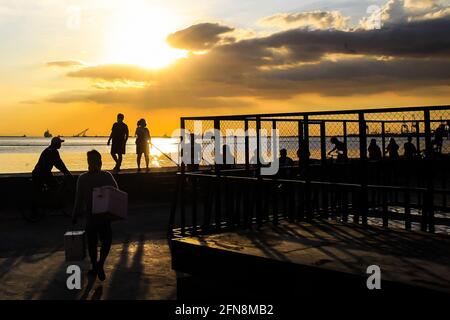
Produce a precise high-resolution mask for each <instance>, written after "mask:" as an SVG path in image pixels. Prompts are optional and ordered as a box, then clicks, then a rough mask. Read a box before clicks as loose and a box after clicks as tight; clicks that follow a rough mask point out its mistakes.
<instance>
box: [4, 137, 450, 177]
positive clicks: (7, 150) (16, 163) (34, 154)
mask: <svg viewBox="0 0 450 320" xmlns="http://www.w3.org/2000/svg"><path fill="white" fill-rule="evenodd" d="M64 139H65V140H66V141H65V142H64V143H63V146H62V148H61V149H60V154H61V157H62V159H63V160H64V162H65V163H66V165H67V167H68V168H69V170H72V171H84V170H86V169H87V164H86V152H87V151H89V150H92V149H96V150H98V151H99V152H100V153H101V154H102V157H103V166H104V169H112V168H113V167H114V162H113V160H112V158H111V156H110V154H109V147H108V146H107V145H106V143H107V140H108V138H106V137H65V138H64ZM395 139H396V141H397V143H398V144H399V145H400V154H402V153H403V144H404V143H405V141H406V138H403V137H396V138H395ZM376 140H377V143H378V145H379V146H380V147H381V138H377V139H376ZM152 142H153V144H154V145H155V146H156V147H155V148H152V149H151V151H150V154H151V155H150V158H151V165H150V166H151V167H173V166H175V163H174V162H173V161H171V160H169V159H168V158H167V157H166V156H165V155H164V154H167V155H171V156H172V157H173V159H174V160H176V159H177V156H176V152H177V150H178V139H173V138H152ZM49 143H50V139H49V138H35V137H23V138H22V137H0V173H26V172H31V171H32V170H33V168H34V166H35V164H36V162H37V160H38V159H39V155H40V153H41V152H42V150H44V149H45V148H46V147H47V146H48V145H49ZM386 143H387V142H386ZM207 144H208V143H204V144H203V147H206V146H207ZM420 144H421V148H423V147H424V141H423V140H422V141H421V143H420ZM231 145H232V147H231V150H232V151H233V153H234V154H235V155H236V160H237V162H238V163H244V161H245V160H244V159H245V156H244V150H245V148H244V145H243V144H242V143H236V144H231ZM347 145H348V155H349V157H350V158H356V157H358V156H359V140H358V138H357V137H348V141H347ZM297 146H298V139H297V138H295V137H281V138H280V149H281V148H285V149H287V150H288V155H289V156H290V157H291V158H293V159H296V158H297V155H296V152H297ZM326 148H327V150H330V149H331V148H332V145H331V144H330V142H329V138H327V144H326ZM268 149H269V150H270V146H269V147H268ZM443 149H444V152H448V151H449V150H450V141H448V140H444V148H443ZM209 150H211V149H209ZM310 151H311V157H312V158H314V159H319V158H320V139H319V138H318V137H311V138H310ZM126 152H127V153H126V154H125V156H124V159H123V165H122V168H124V169H132V168H137V164H136V146H135V143H134V138H130V139H129V140H128V143H127V148H126ZM163 153H164V154H163ZM251 156H252V155H251ZM269 156H270V154H269ZM263 158H266V159H268V157H264V156H263ZM141 161H142V162H141V164H142V166H145V164H144V159H142V160H141ZM212 163H214V155H213V154H212V153H211V152H204V153H203V160H202V162H201V164H205V165H209V164H212Z"/></svg>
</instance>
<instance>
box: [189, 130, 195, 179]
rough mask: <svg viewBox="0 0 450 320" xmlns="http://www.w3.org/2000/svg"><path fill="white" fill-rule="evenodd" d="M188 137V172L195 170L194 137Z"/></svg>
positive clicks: (192, 135) (191, 135)
mask: <svg viewBox="0 0 450 320" xmlns="http://www.w3.org/2000/svg"><path fill="white" fill-rule="evenodd" d="M189 137H190V141H189V142H190V152H191V160H190V161H191V163H190V164H189V166H188V167H189V168H190V170H189V169H188V170H189V171H196V170H195V169H196V165H195V162H196V161H195V135H194V134H193V133H191V134H190V135H189Z"/></svg>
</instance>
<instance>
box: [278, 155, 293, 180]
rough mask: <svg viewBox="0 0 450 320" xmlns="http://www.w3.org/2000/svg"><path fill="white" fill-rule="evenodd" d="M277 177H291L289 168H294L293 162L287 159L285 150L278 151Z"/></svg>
mask: <svg viewBox="0 0 450 320" xmlns="http://www.w3.org/2000/svg"><path fill="white" fill-rule="evenodd" d="M278 165H279V171H278V173H279V176H280V177H282V178H288V177H289V176H290V175H291V168H292V167H293V166H294V161H293V160H292V159H291V158H290V157H288V155H287V150H286V149H284V148H283V149H281V150H280V157H279V158H278Z"/></svg>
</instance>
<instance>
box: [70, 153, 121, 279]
mask: <svg viewBox="0 0 450 320" xmlns="http://www.w3.org/2000/svg"><path fill="white" fill-rule="evenodd" d="M87 162H88V165H89V171H88V172H86V173H83V174H82V175H80V177H79V178H78V182H77V192H76V196H75V204H74V208H73V214H72V223H73V224H76V223H77V217H78V216H80V215H84V216H85V217H86V233H87V239H88V250H89V257H90V259H91V264H92V269H91V270H89V272H88V274H89V275H90V276H93V277H96V276H98V278H99V279H100V280H102V281H103V280H105V279H106V275H105V271H104V264H105V261H106V258H107V257H108V253H109V250H110V248H111V242H112V231H111V220H110V219H108V218H106V217H102V216H96V215H93V214H92V192H93V190H94V188H100V187H104V186H113V187H115V188H117V182H116V180H114V177H113V176H112V174H111V173H109V172H107V171H102V156H101V155H100V153H99V152H98V151H96V150H92V151H89V152H88V153H87ZM98 238H100V241H101V244H102V246H101V249H100V259H99V260H97V246H98Z"/></svg>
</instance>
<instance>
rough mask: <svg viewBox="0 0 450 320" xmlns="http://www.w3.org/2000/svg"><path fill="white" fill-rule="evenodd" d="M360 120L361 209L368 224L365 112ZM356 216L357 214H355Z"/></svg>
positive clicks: (363, 222) (360, 115) (363, 218)
mask: <svg viewBox="0 0 450 320" xmlns="http://www.w3.org/2000/svg"><path fill="white" fill-rule="evenodd" d="M358 118H359V119H358V120H359V159H360V166H359V168H360V179H361V180H360V181H361V198H360V204H361V206H360V210H361V213H360V214H361V217H362V224H364V225H366V224H367V210H368V208H367V207H368V189H367V123H366V120H365V119H364V113H363V112H360V113H359V115H358ZM355 217H356V215H355Z"/></svg>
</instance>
